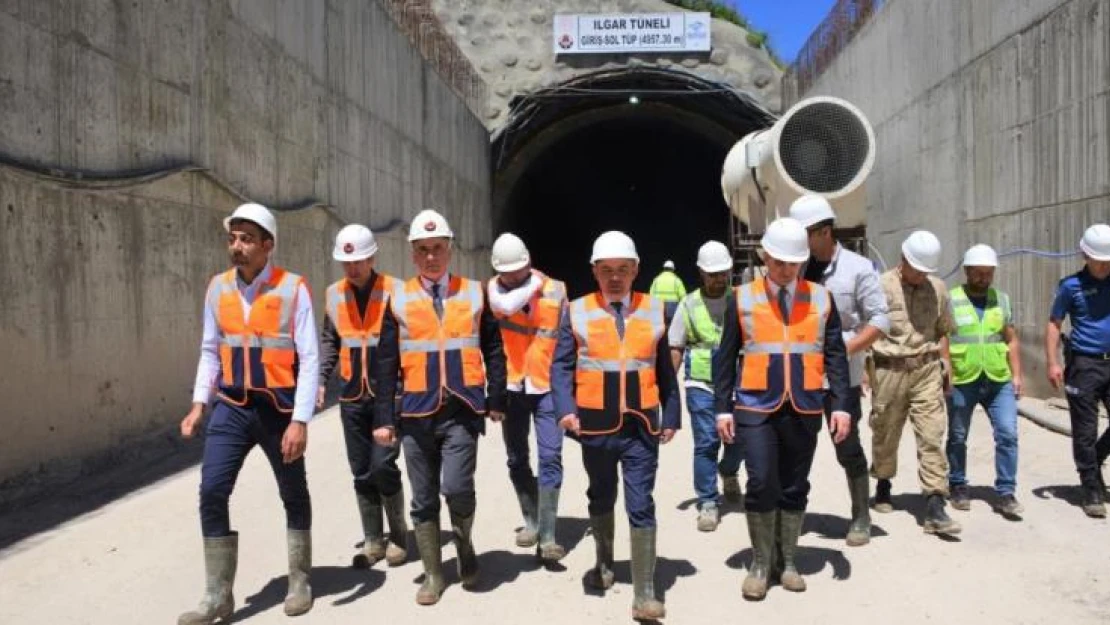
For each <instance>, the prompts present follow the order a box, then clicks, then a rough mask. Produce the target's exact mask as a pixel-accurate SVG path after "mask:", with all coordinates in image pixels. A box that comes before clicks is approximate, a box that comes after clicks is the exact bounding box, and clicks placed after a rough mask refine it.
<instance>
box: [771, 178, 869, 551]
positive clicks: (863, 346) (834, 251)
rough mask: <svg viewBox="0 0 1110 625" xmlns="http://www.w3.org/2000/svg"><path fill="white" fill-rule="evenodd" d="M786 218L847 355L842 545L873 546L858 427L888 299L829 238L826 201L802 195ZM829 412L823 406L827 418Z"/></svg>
mask: <svg viewBox="0 0 1110 625" xmlns="http://www.w3.org/2000/svg"><path fill="white" fill-rule="evenodd" d="M790 216H791V217H793V218H794V219H797V220H798V221H799V222H801V224H802V225H803V226H804V227H805V229H806V232H807V233H808V235H809V254H810V257H809V260H808V261H807V262H806V264H805V268H804V269H803V270H802V277H803V278H805V279H806V280H809V281H810V282H816V283H817V284H820V285H822V286H824V287H825V288H827V289H828V290H829V292H830V293H832V296H833V299H835V300H836V309H837V311H838V312H839V313H840V326H841V331H842V332H843V333H844V344H845V347H846V348H847V350H848V365H849V382H850V384H851V390H850V391H849V397H848V412H849V413H851V415H852V432H851V434H849V435H848V437H847V438H845V439H844V440H843V441H841V442H840V443H839V444H837V445H835V448H836V460H837V462H839V463H840V466H841V467H843V468H844V472H845V474H846V475H847V477H848V492H849V494H850V496H851V500H852V522H851V524H850V525H849V526H848V535H847V536H846V542H847V544H848V545H849V546H852V547H856V546H860V545H866V544H867V543H869V542H871V515H870V513H869V512H868V505H869V502H868V500H869V498H870V496H871V495H870V493H869V490H870V483H871V481H870V478H869V477H868V475H867V455H866V454H864V452H863V446H862V445H861V444H860V442H859V422H860V419H861V418H862V416H863V407H862V405H861V398H862V396H863V392H862V386H863V376H864V361H865V359H866V358H867V351H868V350H869V349H870V348H871V345H872V344H874V343H875V341H877V340H879V338H881V337H882V336H883V334H884V333H886V332H888V331H889V330H890V319H889V317H888V316H887V313H888V311H887V306H886V297H884V296H883V289H882V287H881V286H879V274H878V272H877V271H875V268H874V265H872V263H871V261H870V260H868V259H866V258H864V257H863V256H860V255H859V254H856V253H855V252H853V251H851V250H849V249H846V248H845V247H844V246H843V245H841V244H840V243H839V242H838V241H837V240H836V237H834V236H833V227H834V226H835V225H836V215H835V213H833V209H832V206H830V205H829V202H828V200H826V199H825V198H823V197H821V196H820V195H803V196H802V197H800V198H798V199H797V200H795V201H794V203H793V204H791V205H790ZM829 408H830V406H826V414H829Z"/></svg>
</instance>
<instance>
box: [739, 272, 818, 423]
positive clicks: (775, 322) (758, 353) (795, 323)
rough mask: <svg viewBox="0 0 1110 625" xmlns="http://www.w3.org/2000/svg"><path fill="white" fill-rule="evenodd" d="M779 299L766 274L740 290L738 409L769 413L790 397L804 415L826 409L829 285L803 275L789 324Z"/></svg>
mask: <svg viewBox="0 0 1110 625" xmlns="http://www.w3.org/2000/svg"><path fill="white" fill-rule="evenodd" d="M774 299H776V298H770V297H768V286H767V281H766V280H765V279H761V280H755V281H753V282H749V283H748V284H745V285H743V286H741V287H739V289H737V295H736V308H737V315H738V316H739V321H740V331H741V334H742V341H743V347H742V349H741V356H742V361H741V363H740V364H741V367H740V376H739V378H740V379H739V381H738V383H737V385H736V409H737V410H740V411H747V412H755V413H763V414H769V413H772V412H775V411H777V410H778V409H779V408H781V407H782V406H783V404H785V403H786V401H788V400H789V401H790V403H791V405H792V406H793V408H794V410H796V411H797V412H798V413H800V414H813V415H818V414H821V413H822V411H823V408H824V407H823V400H824V392H823V390H822V387H823V382H824V378H825V354H824V348H825V326H826V324H827V323H828V318H829V314H830V311H831V306H830V304H829V302H830V299H831V296H830V295H829V292H828V291H827V290H826V289H825V288H824V287H822V286H820V285H818V284H814V283H812V282H807V281H805V280H799V281H798V285H797V288H796V289H795V291H794V297H793V302H792V304H791V306H790V321H789V323H784V322H783V317H782V312H781V311H780V310H779V306H778V302H777V301H773V300H774Z"/></svg>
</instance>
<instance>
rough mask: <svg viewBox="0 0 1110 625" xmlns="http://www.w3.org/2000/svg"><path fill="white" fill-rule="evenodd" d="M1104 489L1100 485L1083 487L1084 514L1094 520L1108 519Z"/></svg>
mask: <svg viewBox="0 0 1110 625" xmlns="http://www.w3.org/2000/svg"><path fill="white" fill-rule="evenodd" d="M1103 501H1104V498H1103V495H1102V487H1101V486H1100V485H1090V486H1088V485H1084V486H1083V513H1084V514H1086V515H1087V516H1089V517H1091V518H1092V519H1104V518H1106V506H1105V505H1104V504H1103Z"/></svg>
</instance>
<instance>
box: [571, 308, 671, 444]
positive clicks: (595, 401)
mask: <svg viewBox="0 0 1110 625" xmlns="http://www.w3.org/2000/svg"><path fill="white" fill-rule="evenodd" d="M570 322H571V327H572V330H573V332H574V338H575V341H576V343H577V345H578V365H577V368H576V370H575V373H574V382H575V403H576V404H577V406H578V418H579V421H580V424H581V432H582V433H583V434H611V433H614V432H617V431H619V430H620V429H621V427H622V426H623V425H624V415H625V414H632V415H635V416H637V417H639V418H640V419H641V420H642V421H643V422H644V424H645V425H646V426H647V428H648V430H649V431H650V432H652V433H653V434H658V433H659V387H658V385H657V384H656V380H655V366H656V362H655V360H656V353H657V349H658V346H659V341H660V340H662V338H663V335H664V334H665V332H666V324H665V322H664V320H663V304H662V302H660V301H659V300H657V299H655V298H654V297H649V296H647V295H644V294H643V293H633V294H632V298H631V303H630V305H629V309H628V314H627V316H626V317H625V328H624V339H623V340H622V339H621V337H620V335H619V334H618V333H617V324H616V320H615V319H614V317H613V313H612V312H610V310H609V308H608V305H607V304H606V302H605V298H604V297H603V296H602V295H601V294H600V293H593V294H590V295H587V296H585V297H580V298H578V299H576V300H574V301H573V302H572V303H571V304H570Z"/></svg>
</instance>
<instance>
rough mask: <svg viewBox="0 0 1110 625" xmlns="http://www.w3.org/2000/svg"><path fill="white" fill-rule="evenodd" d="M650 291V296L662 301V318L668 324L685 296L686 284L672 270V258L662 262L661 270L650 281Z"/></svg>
mask: <svg viewBox="0 0 1110 625" xmlns="http://www.w3.org/2000/svg"><path fill="white" fill-rule="evenodd" d="M650 293H651V296H652V297H655V298H657V299H659V300H660V301H662V302H663V318H664V320H665V321H666V322H667V325H668V326H670V325H671V319H673V318H674V311H675V310H677V309H678V303H679V302H681V301H682V298H684V297H686V285H684V284H682V278H679V277H678V275H677V274H676V273H675V272H674V261H673V260H668V261H666V262H664V263H663V272H662V273H660V274H659V275H657V276H655V279H654V280H652V281H651V290H650Z"/></svg>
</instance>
